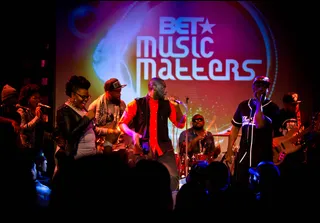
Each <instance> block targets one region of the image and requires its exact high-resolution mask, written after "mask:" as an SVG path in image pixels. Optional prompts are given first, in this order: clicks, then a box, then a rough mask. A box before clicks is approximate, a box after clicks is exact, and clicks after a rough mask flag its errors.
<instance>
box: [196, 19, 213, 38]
mask: <svg viewBox="0 0 320 223" xmlns="http://www.w3.org/2000/svg"><path fill="white" fill-rule="evenodd" d="M199 25H200V26H202V33H201V34H203V33H205V32H209V33H211V34H212V27H214V26H215V25H216V24H210V23H209V20H208V19H206V22H205V23H203V24H199Z"/></svg>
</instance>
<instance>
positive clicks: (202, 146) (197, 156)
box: [179, 114, 220, 165]
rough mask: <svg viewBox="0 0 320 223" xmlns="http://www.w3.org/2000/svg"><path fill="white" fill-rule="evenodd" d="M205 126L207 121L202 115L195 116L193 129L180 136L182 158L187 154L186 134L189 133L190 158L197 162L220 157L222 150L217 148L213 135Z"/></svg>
mask: <svg viewBox="0 0 320 223" xmlns="http://www.w3.org/2000/svg"><path fill="white" fill-rule="evenodd" d="M204 125H205V120H204V118H203V116H202V115H200V114H195V115H194V116H193V117H192V127H191V128H189V129H187V130H184V131H183V132H181V133H180V136H179V151H180V156H183V154H185V152H186V144H187V143H186V133H188V155H189V157H190V158H192V159H193V160H195V161H199V160H207V161H210V159H211V158H213V157H216V156H218V155H219V153H220V148H219V147H217V148H216V146H215V143H214V138H213V135H212V133H211V132H210V131H206V130H205V129H204ZM190 164H191V165H192V164H193V163H192V162H191V163H190Z"/></svg>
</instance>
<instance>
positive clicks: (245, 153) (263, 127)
mask: <svg viewBox="0 0 320 223" xmlns="http://www.w3.org/2000/svg"><path fill="white" fill-rule="evenodd" d="M269 86H270V80H269V78H268V77H266V76H257V77H255V78H254V80H253V83H252V91H253V97H252V98H250V99H248V100H244V101H242V102H241V103H240V104H239V105H238V108H237V110H236V112H235V113H234V116H233V119H232V120H231V124H232V127H231V131H230V136H229V141H228V148H227V154H226V160H227V161H228V162H231V156H232V155H233V145H234V143H235V141H236V139H237V137H238V134H239V130H240V129H242V132H241V133H242V134H241V139H240V147H239V151H238V152H237V153H236V157H235V161H234V162H235V170H234V175H233V177H234V179H233V180H234V183H236V184H237V185H239V186H241V187H242V186H244V187H247V186H248V185H249V168H250V167H256V166H257V165H258V164H259V163H260V162H261V161H272V160H273V159H272V158H273V154H272V138H273V134H274V132H275V130H276V129H278V126H279V124H278V116H279V112H280V109H279V107H278V105H277V104H275V103H274V102H272V101H271V100H269V99H268V98H267V97H266V95H267V94H268V90H269Z"/></svg>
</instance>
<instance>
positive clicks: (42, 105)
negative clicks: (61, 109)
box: [38, 103, 51, 108]
mask: <svg viewBox="0 0 320 223" xmlns="http://www.w3.org/2000/svg"><path fill="white" fill-rule="evenodd" d="M38 106H41V107H45V108H51V107H50V106H49V105H44V104H41V103H38Z"/></svg>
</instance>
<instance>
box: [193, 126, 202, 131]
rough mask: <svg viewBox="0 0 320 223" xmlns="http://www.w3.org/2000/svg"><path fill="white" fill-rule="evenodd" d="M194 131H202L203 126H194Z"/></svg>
mask: <svg viewBox="0 0 320 223" xmlns="http://www.w3.org/2000/svg"><path fill="white" fill-rule="evenodd" d="M193 129H195V130H201V129H203V126H196V125H195V126H193Z"/></svg>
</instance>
